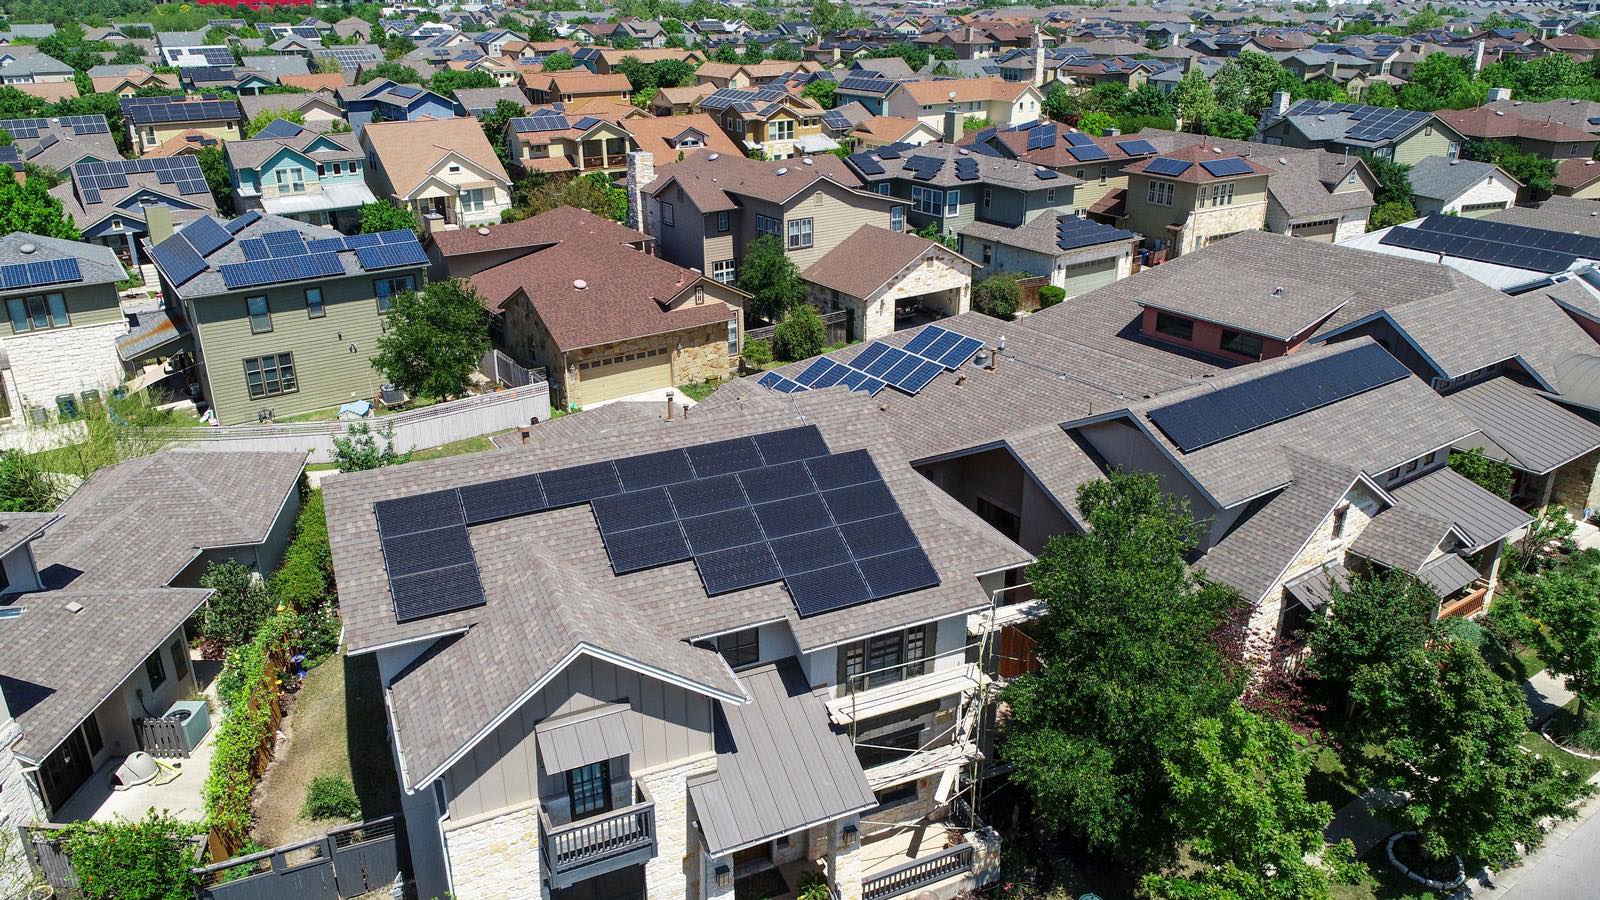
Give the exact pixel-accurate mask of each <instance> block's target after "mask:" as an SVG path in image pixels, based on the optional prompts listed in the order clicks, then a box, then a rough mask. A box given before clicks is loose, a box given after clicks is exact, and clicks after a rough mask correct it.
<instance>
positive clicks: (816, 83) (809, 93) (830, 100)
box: [800, 78, 839, 109]
mask: <svg viewBox="0 0 1600 900" xmlns="http://www.w3.org/2000/svg"><path fill="white" fill-rule="evenodd" d="M838 87H839V85H838V84H837V83H836V82H833V81H829V80H827V79H825V78H818V79H815V80H813V81H808V82H806V86H805V87H804V88H801V89H800V96H802V97H807V98H809V99H811V100H815V101H817V105H818V106H821V107H822V108H823V109H833V108H834V107H835V106H836V105H838V102H839V101H838V99H837V98H836V97H835V96H834V92H835V91H836V90H837V89H838Z"/></svg>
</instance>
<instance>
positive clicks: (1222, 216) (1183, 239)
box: [1174, 199, 1267, 256]
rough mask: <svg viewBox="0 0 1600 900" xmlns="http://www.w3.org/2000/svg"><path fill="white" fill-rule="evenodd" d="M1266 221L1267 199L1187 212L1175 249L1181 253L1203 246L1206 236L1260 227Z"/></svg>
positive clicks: (1254, 229) (1210, 236)
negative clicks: (1187, 215)
mask: <svg viewBox="0 0 1600 900" xmlns="http://www.w3.org/2000/svg"><path fill="white" fill-rule="evenodd" d="M1266 222H1267V202H1266V200H1265V199H1263V200H1261V201H1259V202H1256V203H1240V204H1236V205H1232V206H1221V207H1212V208H1210V209H1205V210H1198V209H1197V210H1195V211H1193V212H1191V213H1189V219H1188V221H1186V222H1184V224H1183V231H1182V232H1181V233H1180V234H1179V236H1178V241H1177V244H1178V252H1177V253H1176V254H1174V255H1176V256H1182V255H1183V254H1185V253H1191V252H1193V251H1195V250H1198V249H1200V248H1201V247H1204V246H1206V243H1207V241H1208V240H1210V239H1211V238H1213V237H1216V236H1218V235H1224V234H1234V233H1236V232H1240V231H1260V230H1261V228H1262V226H1264V225H1265V224H1266Z"/></svg>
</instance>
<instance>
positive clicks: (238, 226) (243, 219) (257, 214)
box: [227, 209, 261, 234]
mask: <svg viewBox="0 0 1600 900" xmlns="http://www.w3.org/2000/svg"><path fill="white" fill-rule="evenodd" d="M260 218H261V211H260V210H258V209H252V210H250V211H249V212H246V213H245V214H244V215H242V216H240V217H239V218H237V219H234V220H233V221H232V222H229V223H228V226H227V227H228V231H229V232H230V233H232V234H238V233H239V232H241V231H243V230H245V229H246V228H249V227H250V226H251V225H254V224H255V223H256V221H257V220H259V219H260Z"/></svg>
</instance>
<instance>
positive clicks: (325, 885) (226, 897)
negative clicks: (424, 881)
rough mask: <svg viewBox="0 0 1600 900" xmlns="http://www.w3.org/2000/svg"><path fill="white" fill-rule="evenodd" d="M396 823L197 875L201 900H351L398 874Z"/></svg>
mask: <svg viewBox="0 0 1600 900" xmlns="http://www.w3.org/2000/svg"><path fill="white" fill-rule="evenodd" d="M396 828H397V821H396V819H395V818H394V817H392V816H391V817H388V818H383V819H375V820H373V821H371V822H361V823H359V824H356V825H346V826H344V827H342V828H335V829H334V830H332V831H330V832H328V833H327V834H326V835H323V836H322V837H320V838H312V839H311V840H309V841H300V842H298V843H294V844H285V845H283V846H282V847H274V848H273V849H271V850H265V851H262V852H260V853H251V854H248V855H245V856H240V857H237V858H235V859H230V860H227V861H226V862H220V863H216V864H214V865H209V866H205V867H203V868H200V869H196V870H195V872H196V873H197V874H198V875H199V876H200V888H199V889H198V890H197V891H196V896H197V897H198V900H286V898H294V900H349V898H351V897H359V896H361V895H362V894H365V893H368V892H370V891H375V890H379V889H381V888H385V887H387V886H388V885H390V884H391V883H393V881H394V877H395V874H396V873H398V872H399V871H400V865H399V852H398V848H397V847H396V842H395V837H396Z"/></svg>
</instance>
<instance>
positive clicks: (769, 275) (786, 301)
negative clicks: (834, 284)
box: [739, 234, 806, 322]
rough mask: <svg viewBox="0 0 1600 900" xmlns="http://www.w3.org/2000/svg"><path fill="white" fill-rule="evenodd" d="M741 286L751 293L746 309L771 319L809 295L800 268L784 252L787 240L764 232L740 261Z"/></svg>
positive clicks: (773, 319) (761, 317) (777, 318)
mask: <svg viewBox="0 0 1600 900" xmlns="http://www.w3.org/2000/svg"><path fill="white" fill-rule="evenodd" d="M739 288H740V290H743V291H745V292H746V293H748V294H750V295H751V298H750V302H749V304H748V305H746V307H745V311H746V312H748V313H749V314H751V315H753V316H755V317H756V318H758V319H763V320H765V321H768V322H777V321H779V320H781V319H782V318H783V316H784V313H786V312H788V311H789V309H790V308H791V307H793V306H795V305H796V304H798V303H801V302H802V301H804V300H805V298H806V286H805V282H804V281H802V280H801V279H800V270H799V269H797V268H795V264H794V261H793V260H791V259H789V256H788V254H787V253H785V252H784V249H783V242H782V241H781V240H779V239H778V238H777V237H776V236H774V235H770V234H764V235H762V236H761V237H758V238H756V239H755V240H754V241H751V242H750V245H749V246H748V247H746V248H745V251H744V259H743V260H742V261H741V262H740V264H739Z"/></svg>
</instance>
